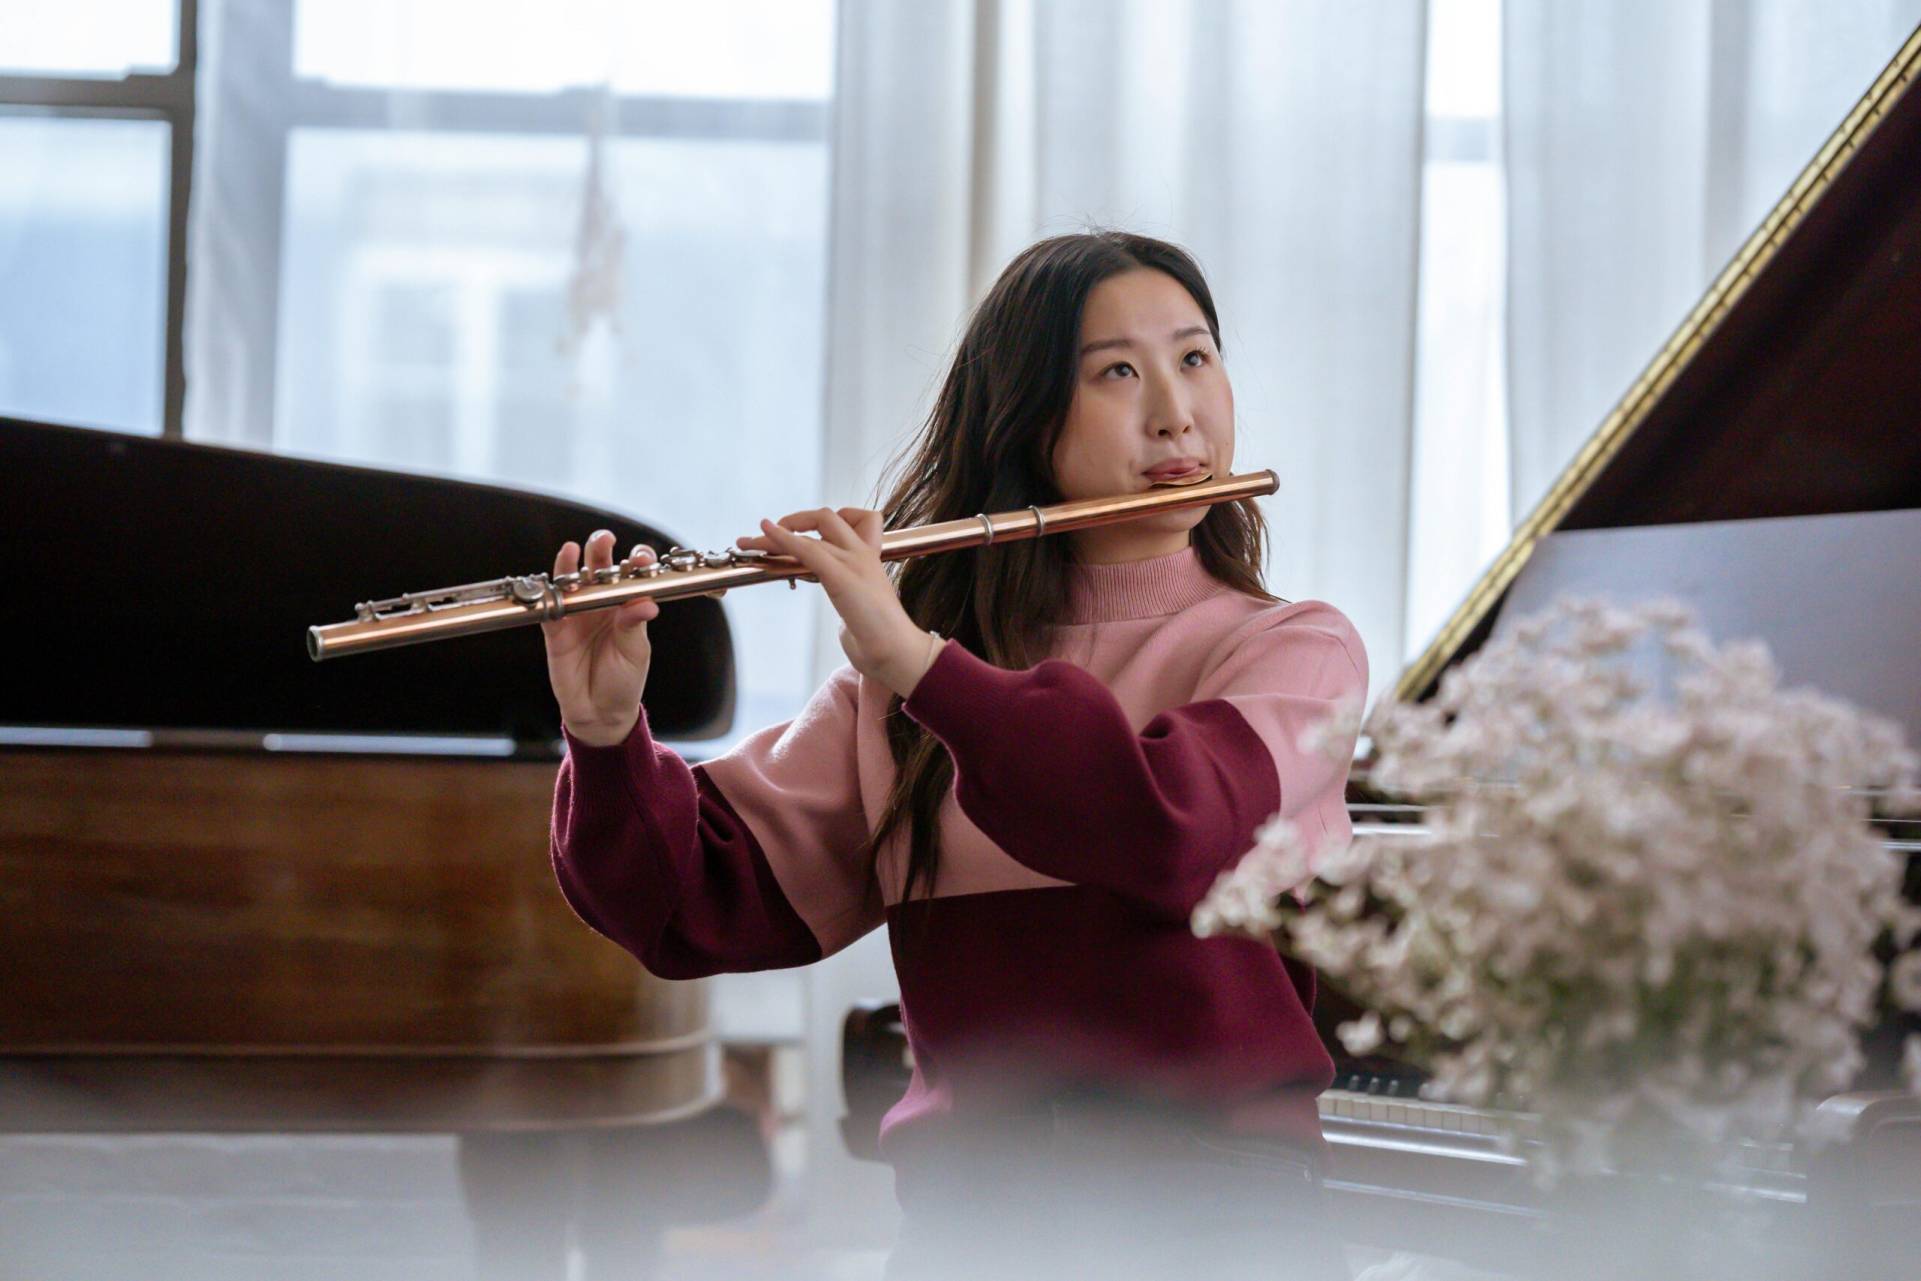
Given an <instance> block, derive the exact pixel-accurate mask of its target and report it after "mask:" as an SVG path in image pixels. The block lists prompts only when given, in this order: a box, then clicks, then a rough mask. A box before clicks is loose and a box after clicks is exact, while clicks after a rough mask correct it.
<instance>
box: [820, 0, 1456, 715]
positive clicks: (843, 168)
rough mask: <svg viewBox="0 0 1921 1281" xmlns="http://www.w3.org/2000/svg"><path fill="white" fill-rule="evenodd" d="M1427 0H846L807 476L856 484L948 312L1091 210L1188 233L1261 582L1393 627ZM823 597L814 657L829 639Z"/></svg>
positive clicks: (948, 329) (1381, 636) (881, 451)
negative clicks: (1273, 481) (1251, 485)
mask: <svg viewBox="0 0 1921 1281" xmlns="http://www.w3.org/2000/svg"><path fill="white" fill-rule="evenodd" d="M1422 23H1423V6H1421V5H1419V4H1414V3H1404V2H1401V0H1375V2H1372V3H1364V4H1351V3H1337V2H1335V0H1290V2H1287V3H1273V2H1271V0H1048V2H1036V0H938V2H936V3H926V4H915V5H897V4H891V3H886V0H843V4H842V7H841V26H840V55H839V79H838V93H837V99H836V127H835V136H834V143H835V158H834V164H835V172H834V214H833V251H832V267H831V281H830V287H829V294H830V306H829V321H828V373H827V406H828V408H827V415H826V422H827V442H826V462H825V468H824V477H823V479H824V486H825V488H826V490H827V491H828V492H829V493H831V494H834V495H850V496H851V495H861V496H865V495H867V494H869V493H871V492H872V490H873V486H874V483H875V479H876V477H877V475H878V472H879V469H880V466H881V464H882V463H884V462H885V460H886V458H887V457H888V456H889V455H890V454H891V453H892V451H893V449H894V448H895V447H896V446H897V445H898V444H899V443H900V442H901V441H902V440H904V439H905V437H906V436H907V434H908V433H910V432H911V431H912V430H913V428H914V427H915V426H917V425H918V423H919V422H920V421H921V419H922V418H923V417H924V415H925V413H926V409H927V406H928V404H929V403H930V401H931V395H932V392H933V390H934V388H935V386H936V384H937V382H938V379H939V377H940V376H941V373H942V372H943V368H944V360H945V358H946V357H947V356H948V355H949V354H950V352H951V348H952V345H953V342H954V341H955V339H956V338H957V337H958V333H959V329H960V327H961V325H962V324H963V323H964V320H965V314H966V312H967V309H968V308H969V307H970V306H971V305H972V304H973V303H974V301H976V300H977V299H978V298H979V296H980V294H981V292H982V291H983V290H984V288H985V286H986V285H987V283H988V282H989V281H991V280H992V278H993V277H994V275H995V274H996V273H997V272H998V271H999V270H1000V268H1001V267H1002V266H1003V265H1004V264H1005V263H1006V261H1007V260H1008V259H1009V258H1010V257H1012V256H1013V254H1014V253H1016V252H1017V251H1018V250H1019V249H1021V248H1022V247H1023V246H1025V245H1027V244H1028V243H1030V242H1031V241H1033V240H1035V239H1037V238H1039V237H1041V236H1043V235H1048V234H1053V233H1057V232H1061V231H1070V230H1075V229H1079V228H1082V227H1084V226H1086V225H1088V224H1090V223H1095V224H1103V225H1112V226H1118V227H1125V228H1128V229H1131V230H1137V231H1142V232H1145V233H1147V234H1150V235H1157V236H1162V237H1166V238H1168V239H1172V240H1175V241H1178V242H1180V243H1182V244H1185V245H1186V246H1188V247H1189V248H1190V249H1192V250H1193V251H1194V252H1195V254H1196V255H1197V256H1198V257H1199V259H1200V262H1201V265H1202V267H1203V268H1204V269H1205V270H1206V272H1207V273H1208V277H1209V282H1210V284H1211V285H1212V287H1213V289H1214V291H1215V295H1216V301H1217V302H1218V304H1219V307H1220V311H1221V318H1222V325H1223V339H1224V342H1225V345H1226V353H1225V354H1226V359H1227V363H1228V368H1229V370H1230V371H1231V372H1232V375H1233V378H1234V385H1235V394H1236V400H1237V404H1238V407H1239V412H1240V445H1239V449H1238V453H1237V460H1238V461H1239V462H1240V463H1242V464H1244V465H1245V466H1248V467H1271V468H1273V469H1274V470H1276V471H1277V472H1279V473H1280V474H1281V476H1282V488H1281V492H1280V493H1279V494H1278V495H1276V496H1275V497H1273V498H1272V499H1269V500H1267V502H1266V504H1265V510H1266V514H1267V517H1268V521H1269V524H1270V527H1271V529H1272V531H1273V535H1274V539H1273V556H1272V560H1271V562H1270V568H1269V574H1268V583H1269V586H1270V588H1272V589H1273V590H1275V591H1277V592H1278V593H1280V594H1281V595H1283V596H1288V597H1293V598H1304V597H1322V598H1325V599H1328V600H1331V601H1333V602H1334V603H1336V604H1337V605H1339V606H1340V607H1341V608H1343V609H1344V610H1346V611H1347V612H1348V613H1349V614H1350V615H1352V616H1353V617H1354V618H1355V620H1356V622H1357V623H1358V624H1359V626H1360V628H1361V631H1362V634H1363V636H1364V637H1365V638H1366V640H1367V642H1368V646H1369V649H1370V652H1371V653H1373V654H1374V655H1375V657H1376V661H1377V675H1376V681H1377V687H1378V684H1379V681H1380V680H1381V679H1382V677H1383V676H1385V677H1386V678H1387V679H1390V680H1391V679H1392V676H1393V672H1394V669H1395V667H1396V664H1397V659H1398V655H1399V654H1400V651H1401V640H1402V629H1403V627H1404V610H1403V584H1404V578H1405V562H1406V545H1407V526H1406V516H1407V491H1408V471H1407V462H1408V452H1409V439H1410V425H1409V424H1410V413H1411V409H1410V401H1411V394H1412V392H1411V385H1412V368H1413V358H1414V353H1413V332H1414V298H1415V289H1414V282H1415V258H1416V238H1417V227H1418V216H1419V200H1418V184H1419V178H1420V141H1421V120H1422V100H1421V70H1422V61H1421V59H1422V51H1423V43H1422ZM834 631H835V628H834V624H833V622H832V620H831V619H823V631H822V635H821V641H820V644H819V647H818V654H819V658H818V672H817V675H824V674H825V672H826V671H827V670H829V669H831V668H832V667H833V666H834V665H836V664H837V663H839V662H840V661H842V660H841V656H840V650H839V646H838V645H837V644H836V643H835V641H834Z"/></svg>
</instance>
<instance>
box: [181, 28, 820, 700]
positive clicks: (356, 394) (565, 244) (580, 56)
mask: <svg viewBox="0 0 1921 1281" xmlns="http://www.w3.org/2000/svg"><path fill="white" fill-rule="evenodd" d="M236 4H239V5H252V6H253V7H255V8H264V9H267V10H273V11H277V12H279V13H280V14H281V25H280V26H279V27H278V28H275V26H274V25H273V24H272V23H267V22H252V23H248V24H246V25H245V26H244V27H241V26H237V25H234V24H231V23H230V24H229V25H228V27H227V28H225V29H223V32H222V35H223V46H224V47H223V52H222V59H223V61H225V62H227V64H228V65H229V66H230V67H231V66H244V67H245V68H246V76H245V79H244V81H241V82H240V83H238V84H235V83H234V82H232V81H231V79H230V78H229V77H227V76H223V75H220V74H218V73H217V72H216V71H215V69H213V68H209V69H208V71H209V74H208V75H207V76H206V77H204V78H203V94H204V98H203V102H202V107H203V112H204V113H205V116H206V117H207V118H210V119H212V120H215V121H216V122H217V121H218V120H219V119H220V118H221V116H222V113H223V112H226V111H235V112H241V111H244V112H245V113H246V119H247V121H248V124H249V128H250V131H251V133H253V134H254V135H256V136H253V137H251V138H250V139H249V140H248V146H249V149H248V151H247V152H246V154H244V155H242V156H238V157H220V158H216V163H215V166H214V169H215V177H214V178H213V180H212V182H211V183H210V186H211V187H212V188H213V189H214V190H215V192H216V193H217V194H215V195H213V196H211V197H209V199H213V200H221V199H224V198H225V197H224V194H223V193H225V192H229V191H235V190H242V189H244V188H243V183H242V182H241V181H233V180H229V179H227V178H224V177H222V176H220V174H219V171H218V165H219V164H221V163H228V164H233V165H235V166H237V168H236V169H234V170H233V171H232V172H233V173H235V174H241V175H244V184H245V187H247V188H251V189H253V190H257V191H264V192H270V193H271V198H269V199H263V200H259V201H257V202H255V203H253V204H251V205H248V204H244V203H241V202H235V203H234V204H233V205H232V206H231V207H222V208H221V210H220V216H221V217H222V218H223V220H224V221H225V223H226V224H227V225H228V226H229V227H230V228H231V229H232V230H233V231H235V232H236V233H237V234H239V235H240V236H242V237H244V238H245V239H246V240H247V242H248V243H249V245H250V246H252V247H253V250H252V252H251V253H250V254H248V255H246V256H247V257H249V258H258V259H261V260H265V261H267V262H270V263H272V264H274V265H275V266H276V267H277V270H276V271H274V272H273V273H272V275H271V279H269V280H266V281H261V280H258V279H249V280H247V281H245V282H244V283H243V287H241V288H239V289H235V290H227V291H222V290H215V291H213V295H212V296H213V301H212V303H211V304H210V305H209V306H208V307H207V308H204V309H202V308H199V307H197V308H196V311H195V313H194V315H193V316H192V317H191V318H190V323H191V324H195V325H206V326H208V327H209V329H208V332H210V333H213V332H218V333H220V334H222V335H223V336H224V338H223V340H224V341H225V342H226V344H227V353H228V355H229V356H232V355H233V353H238V355H237V357H236V358H235V365H236V369H235V371H234V372H233V374H232V376H231V378H230V379H228V380H224V381H223V380H222V379H220V378H210V379H209V380H208V381H210V382H213V383H215V384H216V385H221V386H226V385H231V386H233V387H238V388H242V389H244V392H243V394H242V395H241V396H240V397H239V398H238V399H239V401H240V403H239V404H238V405H229V406H226V407H225V408H224V409H219V408H217V407H216V406H214V405H213V403H212V401H211V400H204V399H203V400H199V401H197V403H196V404H195V405H194V406H193V407H192V409H191V410H190V413H189V417H188V427H187V430H188V433H189V434H190V435H194V436H197V437H201V438H208V439H222V440H234V441H237V442H238V443H247V444H254V445H258V446H265V447H270V448H272V449H275V450H277V451H282V452H287V453H293V454H299V455H303V456H307V457H313V458H324V459H330V460H339V461H346V462H355V463H365V464H372V465H375V466H384V467H394V468H403V469H408V470H414V471H422V472H429V473H435V474H440V475H446V476H453V477H460V478H464V479H474V480H486V481H491V482H496V483H501V484H506V485H510V486H514V487H517V488H524V489H530V490H540V491H546V492H550V493H556V494H561V495H565V496H567V497H570V498H577V499H580V500H582V501H585V502H588V503H592V504H595V505H597V506H601V507H606V508H609V509H612V510H614V511H616V512H620V513H625V514H627V515H630V516H632V517H634V518H637V519H640V520H644V521H646V522H647V523H649V524H653V525H657V526H659V527H661V528H663V529H665V530H666V531H668V532H669V533H670V534H671V535H672V536H673V537H675V538H677V539H680V540H682V541H683V542H685V543H687V544H688V545H689V546H695V547H700V548H719V547H723V546H725V545H726V544H727V543H729V542H730V541H732V540H733V539H734V538H737V537H739V536H741V535H743V534H746V533H750V532H753V531H754V529H755V522H756V521H757V519H758V518H760V517H762V516H778V515H780V514H782V513H784V512H787V511H791V510H793V509H795V508H796V507H799V506H802V505H805V504H807V503H810V502H813V501H817V499H816V491H817V488H818V486H819V482H820V454H821V450H820V431H821V424H820V405H821V390H822V389H821V377H822V370H823V367H824V362H823V360H822V354H823V353H822V348H823V342H824V323H825V281H826V246H827V208H828V190H827V183H828V164H827V147H828V138H827V126H828V102H829V97H830V94H831V85H832V71H833V18H834V7H833V4H832V2H831V0H807V2H805V3H796V2H794V0H727V2H726V3H716V4H709V5H702V6H696V7H692V8H689V7H686V6H675V5H670V4H665V3H648V4H631V3H621V4H613V3H601V2H595V3H588V2H587V0H568V2H566V3H560V4H557V5H552V6H545V7H543V8H542V9H541V10H540V11H539V16H538V19H537V20H534V19H530V18H529V17H528V14H529V13H531V12H532V11H529V10H525V9H475V8H474V7H473V6H471V5H462V4H455V3H449V2H448V0H406V2H404V3H393V2H391V0H382V2H381V3H367V2H353V3H343V2H342V0H327V2H326V3H302V4H299V5H298V6H297V7H294V8H292V9H289V8H288V7H287V4H286V0H230V3H229V9H231V8H232V7H233V6H234V5H236ZM249 41H252V42H254V43H252V44H249V43H247V42H249ZM236 60H238V61H236ZM240 94H244V95H245V97H244V99H242V98H239V97H237V96H235V95H240ZM263 121H271V122H273V126H274V127H273V128H272V130H271V131H270V132H269V131H267V130H265V129H263V127H262V122H263ZM226 145H228V146H233V145H234V139H233V137H232V135H231V134H229V135H228V136H227V138H226ZM203 172H205V171H204V170H203ZM262 174H268V175H271V176H270V177H268V178H266V179H264V180H263V179H262V177H261V175H262ZM197 216H198V215H197ZM199 297H200V295H199V294H198V293H196V299H198V298H199ZM196 350H198V347H196ZM196 394H198V384H196ZM229 399H234V398H233V397H229ZM589 532H590V531H588V530H584V529H583V530H580V531H579V536H582V537H584V536H585V535H586V534H587V533H589ZM620 550H621V551H622V552H623V553H624V552H625V550H626V548H625V546H623V547H622V548H621V549H620ZM534 568H538V567H537V566H522V567H506V566H502V567H497V568H486V567H477V572H506V571H507V570H509V569H518V570H526V569H534ZM370 590H373V588H372V587H370ZM723 607H724V608H725V609H726V610H727V612H728V614H729V618H730V622H731V624H732V626H733V629H734V634H735V643H736V647H737V656H738V661H739V680H740V706H739V709H738V712H737V717H736V729H737V730H738V731H743V732H744V731H750V730H753V729H757V728H759V727H761V726H763V725H765V724H768V723H770V722H773V721H778V720H782V719H786V718H787V717H789V716H791V715H793V714H794V713H795V712H796V711H797V710H798V709H799V707H800V705H801V703H802V702H803V701H804V700H805V699H806V697H807V696H808V695H809V694H811V693H812V672H811V658H812V655H811V652H810V649H809V646H808V644H805V643H801V644H796V643H795V638H809V637H811V636H812V635H813V627H812V618H813V611H814V610H815V609H816V608H818V607H819V605H818V601H817V600H816V599H815V594H814V593H802V592H796V593H789V592H775V591H762V592H738V593H733V594H731V595H729V596H728V597H727V599H726V600H725V601H724V602H723Z"/></svg>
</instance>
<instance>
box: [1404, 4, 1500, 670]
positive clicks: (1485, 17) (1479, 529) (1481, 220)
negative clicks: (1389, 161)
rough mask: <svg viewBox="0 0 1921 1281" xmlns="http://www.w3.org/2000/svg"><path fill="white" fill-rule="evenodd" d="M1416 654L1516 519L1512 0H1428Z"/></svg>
mask: <svg viewBox="0 0 1921 1281" xmlns="http://www.w3.org/2000/svg"><path fill="white" fill-rule="evenodd" d="M1426 117H1427V118H1426V139H1425V142H1424V145H1423V148H1422V150H1423V153H1424V156H1425V160H1424V163H1423V166H1422V177H1421V279H1420V305H1419V316H1418V319H1417V322H1416V323H1417V325H1418V336H1417V342H1416V352H1417V355H1416V360H1415V395H1414V459H1413V468H1412V473H1411V475H1412V478H1413V482H1412V483H1413V493H1412V495H1411V498H1412V504H1411V509H1410V511H1409V513H1408V522H1409V530H1410V539H1409V544H1410V545H1409V548H1408V588H1407V590H1408V609H1407V628H1406V642H1407V648H1406V653H1405V654H1404V655H1403V657H1404V658H1408V659H1411V658H1413V657H1415V656H1416V655H1418V654H1419V653H1420V651H1421V650H1422V648H1423V647H1425V646H1426V644H1427V643H1428V641H1429V639H1431V638H1432V637H1433V636H1434V635H1435V634H1436V633H1437V632H1439V631H1440V629H1441V626H1442V624H1443V623H1445V622H1446V621H1447V618H1448V616H1449V615H1450V614H1451V613H1452V612H1453V610H1454V607H1455V606H1456V605H1457V604H1459V603H1460V601H1461V598H1462V597H1463V596H1464V595H1465V594H1466V592H1467V590H1468V588H1469V587H1471V586H1472V585H1473V583H1474V580H1475V579H1476V578H1477V577H1478V576H1479V575H1480V573H1481V571H1482V570H1483V569H1484V568H1485V567H1486V566H1487V565H1488V563H1489V562H1490V561H1492V560H1493V558H1494V556H1495V555H1496V554H1497V553H1499V552H1500V550H1501V549H1502V548H1503V547H1504V546H1506V544H1507V539H1508V534H1509V531H1510V522H1509V497H1508V442H1507V363H1506V326H1507V320H1506V307H1505V291H1506V284H1507V280H1506V244H1507V230H1506V227H1507V190H1506V176H1505V170H1504V167H1503V164H1502V158H1501V128H1502V121H1501V0H1430V3H1429V7H1428V48H1427V111H1426Z"/></svg>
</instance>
